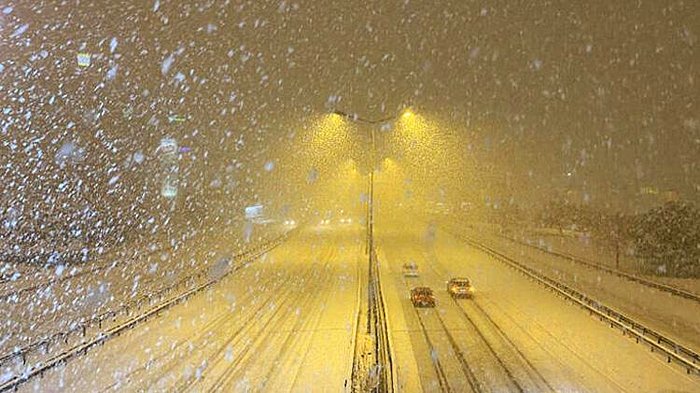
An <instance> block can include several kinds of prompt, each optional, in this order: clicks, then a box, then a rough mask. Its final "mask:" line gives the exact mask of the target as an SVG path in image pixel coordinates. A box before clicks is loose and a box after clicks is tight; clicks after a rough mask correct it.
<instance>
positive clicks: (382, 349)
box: [370, 249, 396, 393]
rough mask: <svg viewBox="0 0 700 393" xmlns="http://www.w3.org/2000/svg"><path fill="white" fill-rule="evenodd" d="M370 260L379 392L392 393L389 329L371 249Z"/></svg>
mask: <svg viewBox="0 0 700 393" xmlns="http://www.w3.org/2000/svg"><path fill="white" fill-rule="evenodd" d="M370 258H371V259H372V260H373V263H372V270H373V272H372V275H373V277H371V282H372V286H373V291H374V296H373V299H371V301H372V303H373V304H372V308H373V313H374V314H375V319H374V322H375V334H376V340H375V351H376V353H377V355H378V356H377V360H378V363H379V367H380V370H379V371H380V372H381V379H380V385H379V389H378V391H379V392H386V393H392V392H394V391H395V386H396V373H395V372H394V371H395V370H394V360H393V358H392V356H391V343H390V338H389V327H388V325H387V315H386V302H385V301H384V293H383V292H382V284H381V281H380V280H379V264H378V263H379V262H378V259H377V253H376V250H374V249H372V250H371V254H370Z"/></svg>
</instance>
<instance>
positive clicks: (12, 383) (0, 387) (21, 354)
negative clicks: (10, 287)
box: [0, 233, 289, 392]
mask: <svg viewBox="0 0 700 393" xmlns="http://www.w3.org/2000/svg"><path fill="white" fill-rule="evenodd" d="M288 236H289V234H288V233H287V234H284V235H282V236H280V237H278V238H275V239H273V240H270V241H267V242H264V243H262V244H260V245H257V246H256V247H254V248H252V249H248V250H245V251H243V252H241V253H239V254H237V255H235V256H233V257H232V259H242V260H243V261H242V263H241V264H238V265H236V266H233V267H232V268H231V269H230V270H229V271H227V272H226V273H225V274H223V275H221V276H220V277H216V278H213V279H210V280H207V281H206V282H204V283H203V284H200V285H198V286H196V287H195V288H193V289H190V290H187V291H185V292H184V293H182V294H179V295H177V296H176V297H174V298H171V299H169V300H166V301H165V302H162V303H160V304H158V305H157V306H155V307H153V308H151V309H149V310H148V311H146V312H145V313H143V314H139V315H137V316H134V317H132V318H130V319H129V320H127V321H126V322H124V323H122V324H119V325H117V326H114V327H112V328H110V329H108V330H107V331H105V332H101V333H99V334H98V335H97V336H96V337H93V338H92V339H90V340H88V341H83V342H81V343H79V344H78V345H77V346H75V347H72V348H70V349H68V350H66V351H64V352H61V353H60V354H58V355H56V356H53V357H51V358H49V359H47V360H45V361H43V362H38V363H37V364H36V365H35V366H34V367H31V368H30V369H29V370H25V371H24V372H23V373H22V374H21V375H15V376H14V377H12V378H11V379H9V380H8V381H5V382H3V383H2V384H0V392H5V391H8V390H10V389H16V388H17V387H18V386H19V385H21V384H23V383H25V382H27V381H28V380H29V379H31V378H32V377H34V376H36V375H40V374H43V373H44V372H45V371H47V370H48V369H50V368H52V367H55V366H56V365H58V364H62V363H64V362H65V361H67V360H69V359H71V358H74V357H76V356H77V355H79V354H81V353H85V352H86V351H87V350H88V349H90V348H92V347H94V346H95V345H98V344H101V343H103V342H105V341H106V340H108V339H109V338H111V337H113V336H116V335H119V334H120V333H121V332H123V331H125V330H127V329H129V328H131V327H133V326H135V325H136V324H138V323H139V322H142V321H145V320H147V319H148V318H149V317H150V316H152V315H154V314H158V313H159V312H160V311H163V310H165V309H167V308H169V307H171V306H173V305H175V304H178V303H180V302H182V301H183V300H186V299H187V298H188V297H190V296H191V295H193V294H195V293H197V292H199V291H201V290H203V289H206V288H208V287H209V286H211V285H213V284H215V283H216V282H218V281H220V280H221V279H222V278H224V277H226V276H227V275H228V274H230V273H232V272H235V271H237V270H239V269H241V268H242V267H244V266H246V265H248V264H249V263H250V262H252V261H253V260H255V259H257V258H258V257H259V256H260V255H262V254H264V253H267V252H269V251H270V250H272V249H274V248H275V247H277V246H278V245H279V244H281V242H282V241H283V240H284V239H286V238H287V237H288ZM207 273H208V272H206V271H203V272H198V273H196V274H193V275H190V276H188V277H185V278H183V279H182V280H180V281H178V282H177V283H175V284H173V285H171V286H169V287H166V288H163V289H161V290H158V291H156V292H154V293H150V294H147V295H144V296H142V297H140V298H139V299H136V300H134V301H132V302H129V303H128V304H126V305H122V306H120V307H119V308H118V309H117V310H112V311H107V312H105V313H102V314H100V315H98V316H96V317H94V318H91V319H90V320H89V322H88V323H80V324H76V327H75V328H74V329H71V330H69V331H67V332H59V333H55V334H53V335H51V336H49V337H47V338H44V339H42V340H40V341H38V342H34V343H31V344H29V345H27V346H25V347H22V348H19V349H17V350H15V351H12V352H10V353H7V354H4V355H2V356H0V365H2V364H3V363H6V362H8V361H11V360H13V359H16V358H21V360H22V364H23V365H24V364H26V362H27V357H28V356H29V354H30V352H33V351H37V350H40V349H44V350H45V352H49V351H48V349H49V346H50V345H51V344H52V343H56V341H57V340H59V339H62V340H63V341H64V342H67V340H68V336H69V335H71V334H75V333H79V334H80V335H81V337H85V335H86V329H87V327H89V326H90V325H91V324H93V325H94V324H97V325H98V327H99V328H102V322H103V321H105V320H108V319H110V318H111V319H115V318H116V316H117V315H120V314H122V313H125V314H126V315H127V316H128V315H130V314H131V311H132V310H134V309H140V308H141V307H142V306H143V304H144V303H146V302H147V303H148V305H151V304H152V303H153V300H154V299H158V300H159V301H162V300H163V296H164V295H166V294H169V293H170V292H171V291H172V290H174V289H177V288H178V287H179V286H180V285H182V284H183V283H188V282H193V280H194V279H198V278H199V279H201V278H202V277H204V276H205V275H207Z"/></svg>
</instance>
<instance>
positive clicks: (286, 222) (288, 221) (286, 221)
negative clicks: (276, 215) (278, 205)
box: [284, 220, 297, 227]
mask: <svg viewBox="0 0 700 393" xmlns="http://www.w3.org/2000/svg"><path fill="white" fill-rule="evenodd" d="M284 225H286V226H288V227H293V226H296V225H297V222H296V221H294V220H284Z"/></svg>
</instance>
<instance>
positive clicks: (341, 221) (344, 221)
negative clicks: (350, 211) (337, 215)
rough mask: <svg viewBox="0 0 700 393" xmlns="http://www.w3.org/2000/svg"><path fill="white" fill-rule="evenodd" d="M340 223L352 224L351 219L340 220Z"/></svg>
mask: <svg viewBox="0 0 700 393" xmlns="http://www.w3.org/2000/svg"><path fill="white" fill-rule="evenodd" d="M340 223H341V224H352V218H341V219H340Z"/></svg>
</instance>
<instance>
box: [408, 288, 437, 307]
mask: <svg viewBox="0 0 700 393" xmlns="http://www.w3.org/2000/svg"><path fill="white" fill-rule="evenodd" d="M411 302H412V303H413V305H414V306H415V307H435V295H434V294H433V290H432V289H430V288H428V287H415V288H413V289H411Z"/></svg>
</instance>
